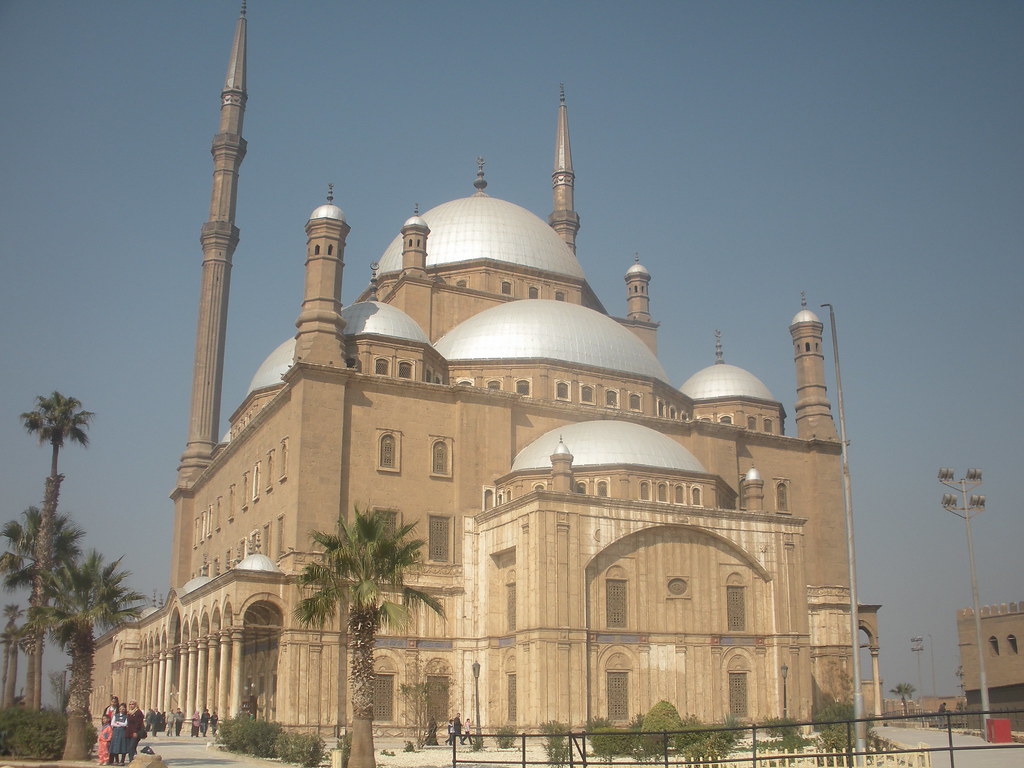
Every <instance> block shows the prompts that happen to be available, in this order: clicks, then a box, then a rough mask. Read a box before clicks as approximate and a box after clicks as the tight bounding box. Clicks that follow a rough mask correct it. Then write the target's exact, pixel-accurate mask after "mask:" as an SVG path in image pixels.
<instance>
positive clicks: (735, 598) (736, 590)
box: [725, 587, 747, 632]
mask: <svg viewBox="0 0 1024 768" xmlns="http://www.w3.org/2000/svg"><path fill="white" fill-rule="evenodd" d="M743 593H744V588H743V587H726V588H725V601H726V610H727V612H728V615H729V631H730V632H745V631H746V629H747V611H746V606H745V605H744V599H743V597H744V595H743Z"/></svg>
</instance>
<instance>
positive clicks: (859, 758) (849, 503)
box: [821, 304, 868, 765]
mask: <svg viewBox="0 0 1024 768" xmlns="http://www.w3.org/2000/svg"><path fill="white" fill-rule="evenodd" d="M821 306H823V307H828V319H829V324H830V325H831V326H832V359H833V360H834V361H835V369H836V399H837V404H838V406H839V442H840V445H841V448H842V460H843V506H844V507H845V509H846V555H847V560H848V565H849V574H850V644H851V646H852V651H853V719H854V720H855V721H856V725H855V727H854V744H855V752H856V754H855V756H854V762H855V763H856V765H864V753H865V752H867V746H868V745H867V737H866V734H865V730H866V729H865V723H864V692H863V691H862V690H861V684H860V612H859V603H858V601H857V552H856V547H855V545H854V538H853V490H852V488H851V487H850V457H849V454H848V453H847V441H846V410H845V409H844V408H843V378H842V375H841V374H840V372H839V341H838V338H837V336H836V313H835V310H834V309H833V308H832V305H831V304H822V305H821Z"/></svg>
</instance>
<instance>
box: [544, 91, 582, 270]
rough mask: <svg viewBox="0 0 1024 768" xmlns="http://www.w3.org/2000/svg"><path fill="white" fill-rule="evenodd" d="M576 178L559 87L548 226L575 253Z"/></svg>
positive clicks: (565, 111) (563, 100) (576, 229)
mask: <svg viewBox="0 0 1024 768" xmlns="http://www.w3.org/2000/svg"><path fill="white" fill-rule="evenodd" d="M575 181H576V175H575V174H574V173H573V172H572V149H571V148H570V147H569V110H568V108H567V107H566V106H565V86H564V85H561V86H559V104H558V128H557V129H556V132H555V170H554V172H553V173H552V174H551V185H552V187H553V189H554V192H553V195H552V197H553V207H552V211H551V215H550V216H548V224H550V225H551V228H552V229H554V230H555V232H557V233H558V236H559V237H561V238H562V239H563V240H565V242H566V244H567V245H568V246H569V247H570V248H572V251H573V253H575V252H576V233H577V232H579V231H580V217H579V215H578V214H577V213H576V208H575V204H574V203H573V187H574V185H575Z"/></svg>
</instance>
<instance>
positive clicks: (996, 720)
mask: <svg viewBox="0 0 1024 768" xmlns="http://www.w3.org/2000/svg"><path fill="white" fill-rule="evenodd" d="M1012 740H1013V739H1012V738H1011V737H1010V720H1009V718H1005V717H990V718H989V719H988V720H986V721H985V741H987V742H989V743H991V744H1009V743H1010V742H1011V741H1012Z"/></svg>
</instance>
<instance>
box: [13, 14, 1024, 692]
mask: <svg viewBox="0 0 1024 768" xmlns="http://www.w3.org/2000/svg"><path fill="white" fill-rule="evenodd" d="M237 13H238V5H237V4H236V3H233V2H219V1H218V2H210V1H204V2H198V1H188V0H186V1H180V2H174V3H138V2H109V1H106V0H103V1H99V0H98V1H97V2H90V3H67V2H64V3H57V2H50V1H49V0H39V1H36V2H28V1H27V0H6V2H0V99H2V102H0V103H2V104H3V114H4V117H3V119H2V120H0V146H2V147H3V150H2V151H0V179H2V184H0V267H2V272H0V274H2V280H0V320H2V323H3V327H4V328H5V329H6V331H5V332H4V333H3V334H2V335H0V360H2V363H3V370H4V376H3V379H2V381H0V447H2V455H3V456H4V460H3V462H2V463H0V466H2V469H0V481H2V482H3V487H4V494H3V509H0V519H10V518H13V517H16V516H18V515H19V514H20V512H21V510H22V509H24V508H25V507H26V506H27V505H29V504H33V503H38V502H39V500H40V498H41V495H42V481H43V476H44V475H45V474H46V472H47V469H48V454H47V452H46V450H45V449H43V448H38V447H36V445H35V443H34V442H33V441H32V440H31V439H30V438H29V437H28V436H27V435H26V434H25V433H24V432H23V430H22V428H21V426H20V423H19V419H18V415H19V414H20V413H21V412H22V411H25V410H29V409H30V408H31V407H32V405H33V399H34V397H35V395H37V394H40V393H47V392H50V391H52V390H54V389H59V390H60V391H62V392H64V393H66V394H72V395H74V396H76V397H78V398H79V399H81V400H82V401H83V402H84V403H85V405H86V407H88V408H89V409H90V410H93V411H95V412H96V413H97V416H96V420H95V425H94V427H93V429H92V430H91V438H92V446H91V447H90V448H89V449H88V450H80V449H74V448H72V449H69V450H67V451H66V452H65V454H64V457H63V459H62V469H63V471H64V472H65V473H66V475H67V481H66V482H65V485H64V491H63V496H62V500H61V501H62V507H63V509H64V510H66V511H68V512H70V513H71V514H72V515H74V517H75V518H76V520H78V521H79V522H80V523H81V524H82V525H83V526H85V527H86V528H87V529H88V531H89V543H90V544H92V545H95V546H97V547H99V548H100V549H102V550H103V551H104V552H105V553H107V554H108V555H109V556H117V555H121V554H124V555H125V563H126V564H127V566H128V567H129V568H131V569H132V570H133V571H134V572H135V574H136V583H137V586H138V588H140V589H141V590H142V591H144V592H147V593H149V592H151V591H152V590H154V589H157V590H159V591H161V592H165V591H166V589H167V586H168V585H167V577H168V573H169V570H170V566H169V555H168V549H169V545H170V530H171V517H172V506H171V503H170V501H169V500H168V499H167V494H168V493H169V492H170V490H171V489H172V487H173V483H174V473H175V468H176V465H177V459H178V456H179V455H180V453H181V450H182V448H183V447H184V442H185V436H186V416H187V408H188V398H189V392H190V381H191V379H190V377H191V364H192V348H193V342H194V334H195V307H196V299H197V296H198V286H199V264H200V258H201V251H200V248H199V243H198V236H199V227H200V225H201V224H202V222H203V221H204V220H205V219H206V217H207V209H208V204H209V190H210V175H211V169H212V165H211V160H210V156H209V145H210V140H211V138H212V136H213V133H214V132H215V130H216V124H217V122H216V121H217V108H218V97H219V91H220V87H221V85H222V83H223V78H224V72H225V66H226V63H227V56H228V51H229V46H230V39H231V34H232V31H233V27H234V21H235V18H236V17H237ZM248 18H249V105H248V110H247V114H246V125H245V136H246V139H247V140H248V142H249V153H248V156H247V157H246V160H245V162H244V164H243V166H242V174H241V188H240V193H239V202H238V222H237V223H238V226H239V227H240V229H241V242H240V244H239V247H238V250H237V252H236V255H235V267H234V272H233V277H232V295H231V307H230V318H229V328H228V353H227V361H226V372H225V383H224V408H223V410H224V412H225V415H226V414H227V413H230V411H231V410H232V409H233V408H234V407H235V406H236V405H237V404H238V403H239V401H240V399H241V397H242V395H243V394H244V391H245V388H246V385H247V383H248V381H249V378H250V377H251V376H252V373H253V372H254V371H255V369H256V367H257V366H258V365H259V363H260V361H261V360H262V359H263V357H264V356H266V355H267V354H268V353H269V352H270V351H271V350H272V349H274V347H275V346H277V344H278V343H279V342H280V341H282V340H284V339H285V338H286V337H288V336H289V335H291V334H292V333H293V332H294V328H293V323H294V320H295V317H296V316H297V314H298V309H299V301H300V298H301V291H302V276H303V273H302V269H303V258H304V243H305V235H304V232H303V225H304V223H305V221H306V218H307V216H308V214H309V212H310V211H311V210H312V209H313V208H314V207H316V206H317V205H318V204H319V203H320V202H322V200H323V197H324V194H325V190H326V185H327V183H328V182H333V183H334V184H335V202H336V203H337V204H339V205H340V206H341V207H342V208H343V209H345V211H346V213H347V216H348V221H349V223H350V224H351V226H352V233H351V235H350V236H349V239H348V248H347V251H346V265H347V268H346V271H345V287H344V300H345V302H346V303H348V302H351V301H352V300H353V299H354V297H355V296H356V295H357V294H358V292H359V291H360V290H361V289H362V288H363V287H364V286H365V284H366V281H367V279H368V277H369V264H370V262H372V261H374V260H375V259H376V258H378V257H379V256H380V254H381V253H382V252H383V250H384V249H385V247H386V246H387V244H388V242H389V241H390V240H391V238H392V237H393V236H394V235H395V234H396V233H397V231H398V228H399V227H400V226H401V224H402V222H403V221H404V219H405V218H406V217H407V216H408V215H409V214H410V212H411V211H412V209H413V206H414V205H415V204H416V203H419V204H420V205H421V207H423V208H424V209H427V208H430V207H433V206H434V205H437V204H440V203H442V202H444V201H446V200H450V199H453V198H457V197H462V196H464V195H466V194H469V193H471V192H472V186H471V185H472V181H473V178H474V175H475V171H476V165H475V162H474V159H475V157H476V156H477V155H483V156H484V157H485V158H486V160H487V166H486V171H487V178H488V181H489V184H490V186H489V187H488V192H489V193H491V194H493V195H495V196H497V197H501V198H503V199H506V200H511V201H513V202H515V203H518V204H520V205H523V206H525V207H526V208H529V209H530V210H532V211H534V212H535V213H537V214H538V215H540V216H542V217H545V216H546V215H547V213H548V212H549V211H550V209H551V198H550V173H551V162H552V157H553V149H554V146H553V142H554V128H555V111H556V107H557V103H558V85H559V83H560V82H564V83H565V84H566V93H567V100H568V104H569V109H570V123H571V128H572V147H573V159H574V163H575V169H576V176H577V185H576V204H577V209H578V210H579V212H580V215H581V218H582V228H581V231H580V235H579V240H578V243H579V256H580V260H581V262H582V264H583V266H584V269H585V270H586V271H587V276H588V278H589V280H590V282H591V284H592V285H593V286H594V287H595V289H596V290H597V292H598V294H599V295H600V296H601V297H602V299H603V301H604V303H605V305H606V306H607V308H608V309H609V311H610V312H611V313H613V314H619V315H621V314H624V311H625V289H624V283H623V281H622V275H623V273H624V272H625V270H626V269H627V268H628V266H629V265H630V264H631V263H632V257H633V254H634V253H639V254H640V258H641V261H642V262H643V263H644V264H645V265H646V266H647V267H648V269H649V270H650V271H651V272H652V274H653V275H654V279H653V282H652V284H651V296H652V312H653V314H654V315H655V318H656V319H657V320H659V321H660V322H661V323H662V331H661V334H660V357H661V360H662V363H663V364H664V366H665V368H666V369H667V370H668V372H669V374H670V375H671V376H672V378H673V381H675V382H676V383H677V384H681V383H682V382H683V381H684V380H685V379H686V378H687V377H688V376H689V375H690V374H692V373H694V372H695V371H697V370H699V369H700V368H702V367H704V366H705V365H707V364H710V363H711V362H712V361H713V359H714V336H713V334H714V330H715V329H716V328H718V329H721V330H722V334H723V344H724V348H725V357H726V360H727V361H728V362H731V363H733V364H735V365H740V366H742V367H745V368H747V369H749V370H751V371H752V372H754V373H755V374H756V375H758V376H759V377H760V378H761V379H762V380H763V381H764V382H765V383H766V384H767V385H768V387H769V388H770V389H771V390H772V392H774V393H775V395H776V396H777V397H778V398H779V399H780V400H782V401H783V403H784V404H785V405H786V408H787V410H788V411H789V412H790V413H792V411H793V403H794V401H795V392H794V373H793V364H792V359H791V352H790V349H791V347H790V341H789V334H788V330H787V326H788V323H789V321H790V319H791V318H792V316H793V314H794V313H795V312H796V311H797V310H798V309H799V302H800V291H801V290H804V291H806V292H807V296H808V300H809V303H810V304H811V306H812V307H813V308H815V309H817V307H818V305H819V304H821V303H822V302H831V303H832V304H834V305H835V307H836V311H837V313H838V325H839V334H840V344H841V354H842V363H843V376H844V390H845V395H846V406H847V421H848V429H849V436H850V440H851V447H850V457H851V466H852V473H853V483H854V486H853V495H854V508H855V516H856V534H857V547H858V552H857V554H858V560H859V590H860V597H861V599H862V601H863V602H866V603H881V604H882V605H883V608H882V612H881V639H882V644H883V647H882V656H881V665H882V673H883V676H884V678H885V685H886V689H887V690H888V689H889V688H891V687H893V686H895V685H896V683H898V682H910V683H912V684H913V685H915V686H916V687H920V688H923V690H924V692H925V693H931V690H932V685H931V680H930V676H931V674H930V660H929V654H928V652H926V656H925V659H924V660H923V664H922V670H923V672H922V679H921V680H920V683H919V680H918V674H917V666H916V660H915V659H914V658H913V656H912V654H911V652H910V641H909V638H910V637H911V636H913V635H924V636H926V642H927V638H930V639H931V640H932V641H933V646H932V648H931V649H930V650H932V651H933V652H934V660H935V671H936V678H937V683H938V685H937V687H938V689H939V693H949V694H952V693H953V692H954V691H955V690H956V680H955V678H954V677H953V671H954V670H955V669H956V666H957V664H958V663H959V662H958V652H957V645H956V642H957V641H956V633H955V612H956V610H957V609H958V608H961V607H965V606H967V605H969V604H970V588H969V579H968V569H967V554H966V545H965V537H964V530H963V524H962V522H961V521H960V520H958V519H957V518H955V517H953V516H952V515H950V514H949V513H947V512H944V511H943V510H942V509H941V508H940V507H939V503H938V502H939V498H940V495H941V493H942V491H943V489H942V488H941V487H940V486H939V485H938V482H937V480H936V479H935V478H936V470H937V468H938V467H939V466H947V465H948V466H953V467H955V468H957V469H958V470H960V471H961V472H962V471H964V470H965V469H966V468H967V467H968V466H978V467H981V468H983V469H984V471H985V478H986V481H985V484H984V486H983V488H982V489H981V490H982V492H983V493H985V494H986V495H987V497H988V504H989V510H988V511H987V512H985V513H984V514H983V515H981V516H979V517H978V518H977V520H976V522H975V545H976V553H977V559H978V577H979V582H980V590H981V600H982V602H983V603H996V602H1010V601H1016V600H1024V593H1022V592H1021V591H1020V588H1021V586H1020V585H1021V576H1022V572H1024V568H1022V565H1021V558H1020V542H1021V541H1022V540H1024V516H1022V515H1021V509H1020V504H1019V499H1020V494H1019V492H1014V491H1011V490H1010V488H1011V485H1012V483H1013V482H1014V478H1015V477H1016V474H1015V473H1016V472H1017V471H1019V469H1018V470H1015V469H1013V468H1014V467H1018V468H1019V466H1020V464H1021V461H1022V452H1021V448H1020V435H1021V427H1022V426H1024V424H1022V417H1021V409H1020V408H1018V404H1019V399H1020V389H1021V387H1020V383H1019V382H1020V381H1021V379H1022V374H1024V370H1022V363H1021V352H1022V345H1021V342H1020V334H1021V331H1022V329H1024V310H1022V302H1021V299H1020V293H1021V290H1022V288H1024V267H1022V256H1024V217H1022V211H1024V208H1022V202H1024V149H1022V146H1024V144H1022V141H1021V136H1022V135H1024V80H1022V77H1021V73H1022V72H1024V46H1022V45H1021V40H1022V39H1024V36H1022V33H1024V5H1022V4H1020V3H1013V2H978V3H959V2H902V3H888V2H864V3H840V2H835V3H819V2H807V3H794V2H778V3H754V2H733V3H691V2H662V3H655V2H651V3H641V4H638V5H633V6H630V7H627V6H626V4H624V3H611V2H517V3H496V2H482V3H469V2H437V3H430V4H425V3H398V2H352V3H345V4H342V3H334V2H302V3H299V2H296V3H265V2H259V1H258V0H257V1H256V2H252V3H250V6H249V16H248ZM1014 339H1016V341H1014ZM829 369H830V370H831V361H829ZM832 393H833V395H834V388H833V389H832ZM787 426H788V427H789V429H790V431H791V432H793V431H795V430H794V428H793V424H792V419H791V418H790V421H789V423H788V425H787ZM1014 499H1017V501H1014ZM52 661H55V662H56V664H57V665H59V663H60V662H59V661H57V658H56V654H54V658H53V659H52Z"/></svg>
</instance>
